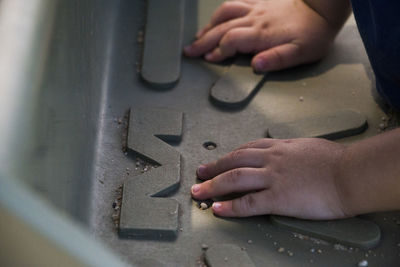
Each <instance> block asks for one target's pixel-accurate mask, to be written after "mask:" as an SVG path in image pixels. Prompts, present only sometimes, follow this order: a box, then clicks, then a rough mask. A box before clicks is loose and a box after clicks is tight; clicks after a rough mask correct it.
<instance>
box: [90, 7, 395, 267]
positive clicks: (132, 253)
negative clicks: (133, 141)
mask: <svg viewBox="0 0 400 267" xmlns="http://www.w3.org/2000/svg"><path fill="white" fill-rule="evenodd" d="M217 5H218V2H217V1H214V0H201V1H187V4H186V5H185V7H186V8H185V17H186V18H190V19H186V22H185V33H184V44H188V43H189V42H190V41H191V40H192V39H193V36H194V34H195V32H196V31H197V29H198V28H199V27H200V25H198V22H200V23H201V25H204V24H203V23H205V22H206V21H207V20H208V19H207V18H209V17H210V16H211V14H212V11H213V10H214V9H215V7H216V6H217ZM143 10H145V6H144V3H143V2H141V1H136V2H135V1H134V2H129V1H126V2H123V4H122V6H121V12H120V14H119V17H120V18H121V20H120V21H119V24H118V26H117V29H118V33H117V35H116V37H115V39H114V46H115V48H114V49H115V52H114V54H113V56H114V57H113V65H112V67H111V69H112V70H113V71H112V72H111V74H110V77H109V79H110V85H109V88H110V90H109V92H108V95H107V102H106V104H105V105H106V107H107V108H106V109H105V114H104V118H103V124H104V126H103V128H102V131H101V132H102V136H101V139H100V140H99V148H98V160H97V162H96V166H97V168H96V170H95V180H94V187H93V190H94V191H93V195H92V200H93V209H92V214H91V215H92V220H91V221H92V224H91V229H92V231H93V233H94V235H96V236H97V237H98V238H100V239H101V240H103V241H104V242H106V243H107V244H108V245H109V246H110V247H111V248H112V249H114V250H115V251H117V252H118V253H119V254H120V255H121V257H123V258H124V259H126V260H127V261H129V262H136V261H139V260H140V259H149V258H155V257H156V258H157V260H159V261H161V262H163V263H165V264H166V265H169V266H196V265H197V261H198V260H201V258H202V255H203V253H204V252H203V250H202V247H201V244H202V243H206V244H207V245H208V246H209V247H212V246H213V245H218V244H221V243H229V244H234V245H237V246H239V247H244V248H245V249H246V252H247V254H248V255H249V257H250V258H251V259H252V261H253V263H254V265H255V266H269V265H272V266H299V265H300V266H307V265H311V264H313V265H315V266H331V265H332V263H334V264H335V265H336V266H337V265H340V266H355V265H357V263H358V262H359V261H360V260H362V259H364V258H365V257H366V256H365V255H366V254H367V255H368V262H369V264H370V266H374V265H378V266H380V265H386V266H391V265H392V266H393V265H394V264H395V263H397V262H398V259H399V256H398V253H399V251H398V247H397V245H396V244H397V243H399V242H400V233H399V232H398V225H397V224H396V223H395V221H394V220H393V219H396V218H399V217H400V216H399V214H398V212H394V213H385V214H371V215H368V216H366V217H365V218H366V219H368V220H371V221H373V222H375V223H377V224H378V225H379V227H380V228H381V230H382V236H384V238H383V239H382V241H381V242H380V243H379V244H378V246H377V247H375V248H373V249H371V251H368V250H363V249H359V248H352V249H350V247H347V249H345V250H338V249H336V247H335V246H334V244H333V243H329V242H328V243H324V242H322V241H321V242H316V241H314V240H312V239H308V240H305V239H300V238H298V237H296V236H295V235H294V234H293V233H292V232H291V231H289V230H287V229H283V228H281V227H278V226H276V225H273V224H272V223H271V222H270V220H269V217H268V216H258V217H252V218H241V219H225V218H219V217H215V216H213V214H212V212H211V209H207V210H201V209H199V208H198V206H197V203H195V202H193V201H192V199H191V195H190V187H191V186H192V185H193V184H194V183H196V182H197V181H196V175H195V171H196V168H197V167H198V165H199V164H201V163H205V162H209V161H212V160H215V159H217V158H218V157H219V156H222V155H224V154H225V153H228V152H230V151H231V150H232V149H234V148H236V147H237V146H239V145H241V144H242V143H244V142H248V141H251V140H254V139H257V138H262V137H263V136H265V131H266V129H267V128H269V125H273V124H276V123H283V122H287V121H296V120H299V119H301V118H306V117H311V116H312V115H317V114H329V113H330V112H335V111H337V110H342V109H354V110H358V111H359V112H360V113H362V114H364V115H365V116H366V117H367V118H368V123H369V128H368V129H367V130H366V131H365V132H363V133H362V134H360V135H357V136H354V137H348V138H343V139H341V140H340V142H341V143H345V144H348V143H351V142H354V141H357V140H361V139H364V138H368V137H370V136H374V135H376V134H377V131H378V129H379V124H380V123H381V117H382V116H384V115H385V114H384V113H383V112H382V110H380V108H379V107H378V105H377V104H376V103H375V101H374V100H373V98H372V96H371V90H372V84H371V80H370V79H369V76H368V74H369V73H370V71H369V68H370V67H369V65H368V63H367V57H366V55H365V52H364V50H363V46H362V44H361V41H360V39H359V37H358V34H357V29H356V27H355V25H354V23H352V24H348V25H347V26H346V27H345V28H344V29H343V31H342V32H341V33H340V34H339V36H338V40H337V42H336V43H335V45H334V47H333V49H332V50H331V51H330V53H329V55H328V57H326V58H325V59H324V60H322V61H320V62H318V63H317V64H313V65H309V66H302V67H299V68H295V69H291V70H287V71H283V72H277V73H269V74H268V81H267V82H266V83H264V85H263V86H262V88H260V90H259V91H258V92H257V94H256V95H255V97H254V98H252V100H251V101H250V102H249V103H248V105H247V106H246V107H245V108H242V109H237V110H235V111H226V110H221V109H218V108H216V107H215V106H214V105H213V104H212V103H210V101H209V89H210V88H211V86H212V84H213V83H215V81H216V80H218V79H219V78H220V77H221V75H222V74H223V72H224V70H225V66H222V65H216V64H209V63H206V62H204V61H203V60H201V59H187V58H183V59H182V72H181V79H180V81H179V83H178V84H177V86H176V87H174V88H173V90H169V91H155V90H149V88H150V87H149V86H148V85H147V84H146V83H143V82H142V81H141V79H140V77H139V76H134V74H132V73H134V66H135V62H137V61H138V60H140V55H141V50H140V48H141V47H140V46H134V45H132V43H135V42H136V36H135V35H134V33H135V32H139V31H140V30H141V29H142V27H143V25H144V24H145V23H144V18H143ZM141 19H142V20H141ZM300 96H303V98H304V101H302V102H301V101H299V97H300ZM149 106H151V107H164V108H170V109H171V108H172V109H176V110H181V111H183V112H184V113H185V116H184V125H183V136H182V141H181V142H180V143H179V144H175V145H174V148H175V149H176V150H177V151H179V152H180V153H181V155H182V161H181V184H180V187H179V190H178V191H176V192H175V193H174V194H172V195H171V196H170V198H173V199H176V200H177V201H178V202H179V205H180V208H179V209H180V214H179V217H178V220H179V230H178V231H179V233H178V235H177V238H176V239H174V240H172V241H162V242H160V241H156V240H126V239H120V238H118V235H117V234H116V233H115V232H114V231H113V222H112V220H111V215H112V214H113V209H112V206H111V204H112V202H113V200H114V199H115V193H114V191H115V189H116V188H118V186H119V185H120V184H121V183H122V182H123V181H126V180H128V179H130V178H131V177H132V176H134V175H137V174H140V171H139V170H138V171H136V172H135V171H132V172H131V173H130V174H129V175H127V174H126V171H125V170H126V168H127V167H128V168H130V169H134V167H135V166H134V162H132V160H131V159H130V158H127V157H125V156H124V155H123V154H122V153H121V145H120V140H121V135H122V133H123V131H124V130H123V127H121V126H120V125H118V123H116V122H115V121H114V120H115V118H119V117H121V116H123V114H124V112H125V110H127V109H128V108H129V107H135V108H137V107H149ZM207 141H212V142H214V143H215V144H217V147H216V149H214V150H207V149H205V148H204V147H203V143H205V142H207ZM99 180H101V181H104V183H103V184H102V183H100V182H99ZM249 239H251V240H252V243H251V244H249V243H248V240H249ZM280 247H283V248H285V253H279V252H278V251H277V250H278V248H280ZM288 250H290V251H291V252H292V253H293V256H290V255H289V254H288V253H287V251H288ZM314 250H315V251H316V252H314V253H313V252H312V251H314ZM318 250H320V251H321V253H319V252H317V251H318Z"/></svg>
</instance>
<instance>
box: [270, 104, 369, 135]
mask: <svg viewBox="0 0 400 267" xmlns="http://www.w3.org/2000/svg"><path fill="white" fill-rule="evenodd" d="M367 127H368V123H367V118H366V117H365V116H364V115H363V114H361V113H359V112H357V111H353V110H338V111H333V112H330V113H328V114H314V115H313V116H311V117H308V118H303V119H299V120H296V121H294V122H286V123H281V124H277V125H271V126H270V128H269V129H268V133H267V135H268V137H271V138H277V139H290V138H300V137H319V138H325V139H329V140H336V139H340V138H344V137H349V136H353V135H357V134H360V133H362V132H364V131H365V130H366V129H367Z"/></svg>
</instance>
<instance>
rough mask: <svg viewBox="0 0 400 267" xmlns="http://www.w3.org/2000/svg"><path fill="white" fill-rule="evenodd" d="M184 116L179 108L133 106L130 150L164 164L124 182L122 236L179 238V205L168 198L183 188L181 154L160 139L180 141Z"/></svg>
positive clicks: (120, 224) (130, 117)
mask: <svg viewBox="0 0 400 267" xmlns="http://www.w3.org/2000/svg"><path fill="white" fill-rule="evenodd" d="M182 119H183V114H182V112H179V111H172V110H168V109H149V108H145V109H130V112H129V124H128V129H127V131H128V134H127V138H128V140H127V149H128V150H129V151H132V152H134V153H137V154H139V156H141V157H145V158H146V159H148V160H150V161H153V162H156V163H157V164H159V165H161V166H159V167H156V168H151V169H150V170H148V171H146V172H144V173H143V174H141V175H137V176H135V177H132V178H130V179H128V180H127V181H125V182H124V186H123V194H122V206H121V215H120V222H119V235H120V237H132V238H148V239H153V238H158V239H164V238H174V237H176V235H177V233H178V216H179V204H178V202H177V201H176V200H174V199H167V198H165V197H167V196H168V195H170V194H171V193H173V192H174V191H175V190H177V189H178V187H179V182H180V175H181V174H180V171H181V159H180V153H179V152H178V151H176V150H175V149H174V148H173V147H171V146H169V145H168V144H166V143H164V142H163V141H161V140H160V139H158V138H163V139H164V140H166V141H167V140H169V141H180V140H181V138H182ZM156 136H158V137H156Z"/></svg>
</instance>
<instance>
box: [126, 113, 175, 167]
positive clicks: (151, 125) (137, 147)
mask: <svg viewBox="0 0 400 267" xmlns="http://www.w3.org/2000/svg"><path fill="white" fill-rule="evenodd" d="M182 120H183V114H182V112H179V111H173V110H168V109H131V111H130V115H129V125H128V139H127V149H128V150H131V151H133V152H135V153H138V154H140V155H141V156H143V157H145V158H147V159H150V160H152V161H155V162H156V163H158V164H160V165H165V164H177V163H178V162H179V161H180V159H179V158H180V154H179V152H178V151H176V150H175V149H174V148H173V147H171V146H170V145H168V144H166V143H165V142H164V141H166V142H179V141H180V140H181V138H182ZM160 139H163V140H164V141H162V140H160Z"/></svg>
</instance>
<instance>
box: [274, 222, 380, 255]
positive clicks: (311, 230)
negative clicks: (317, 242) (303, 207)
mask: <svg viewBox="0 0 400 267" xmlns="http://www.w3.org/2000/svg"><path fill="white" fill-rule="evenodd" d="M271 220H272V222H273V223H274V224H276V225H279V226H282V227H286V228H288V229H290V230H292V231H295V232H298V233H303V234H308V235H311V236H314V237H316V238H321V239H323V240H327V241H330V242H333V243H340V244H344V245H349V246H355V247H360V248H365V249H369V248H373V247H374V246H376V245H377V244H378V243H379V241H380V239H381V231H380V229H379V227H378V225H376V224H375V223H373V222H371V221H367V220H362V219H358V218H350V219H344V220H333V221H308V220H298V219H295V218H289V217H283V216H271Z"/></svg>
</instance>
